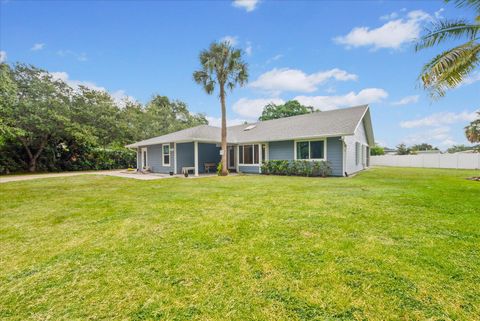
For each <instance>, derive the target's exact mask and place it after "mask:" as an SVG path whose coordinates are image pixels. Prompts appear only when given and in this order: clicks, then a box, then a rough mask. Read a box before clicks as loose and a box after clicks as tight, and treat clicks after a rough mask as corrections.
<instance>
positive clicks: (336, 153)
mask: <svg viewBox="0 0 480 321" xmlns="http://www.w3.org/2000/svg"><path fill="white" fill-rule="evenodd" d="M342 145H343V143H342V141H341V137H329V138H327V161H328V162H329V163H330V166H331V167H332V175H333V176H342V175H343V171H342V168H343V146H342Z"/></svg>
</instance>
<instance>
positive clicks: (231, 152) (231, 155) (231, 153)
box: [227, 146, 236, 169]
mask: <svg viewBox="0 0 480 321" xmlns="http://www.w3.org/2000/svg"><path fill="white" fill-rule="evenodd" d="M227 150H228V154H227V158H228V159H227V163H228V169H236V167H235V147H234V146H228V147H227Z"/></svg>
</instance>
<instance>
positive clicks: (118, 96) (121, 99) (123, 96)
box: [110, 89, 136, 108]
mask: <svg viewBox="0 0 480 321" xmlns="http://www.w3.org/2000/svg"><path fill="white" fill-rule="evenodd" d="M110 96H112V98H113V100H114V101H115V103H116V104H117V106H118V107H120V108H123V107H125V105H126V103H127V102H132V103H133V102H135V101H136V99H135V98H134V97H133V96H129V95H127V93H126V92H125V90H122V89H120V90H117V91H114V92H112V93H110Z"/></svg>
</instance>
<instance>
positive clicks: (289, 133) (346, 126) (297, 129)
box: [127, 105, 370, 147]
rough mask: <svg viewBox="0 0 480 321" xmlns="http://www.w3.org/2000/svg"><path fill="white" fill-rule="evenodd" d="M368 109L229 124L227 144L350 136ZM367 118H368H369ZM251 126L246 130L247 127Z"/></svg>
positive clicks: (191, 134) (202, 136) (198, 134)
mask: <svg viewBox="0 0 480 321" xmlns="http://www.w3.org/2000/svg"><path fill="white" fill-rule="evenodd" d="M367 111H368V105H362V106H357V107H350V108H342V109H335V110H330V111H324V112H313V113H311V114H305V115H299V116H292V117H286V118H280V119H274V120H267V121H263V122H262V121H260V122H256V123H253V124H252V123H249V124H244V125H237V126H230V127H228V129H227V140H228V142H229V143H253V142H266V141H280V140H288V139H302V138H313V137H324V136H344V135H353V134H354V132H355V129H356V128H357V126H358V123H359V122H360V121H361V120H362V118H363V116H364V115H365V114H366V113H367ZM368 120H370V119H368ZM249 126H250V128H251V129H249V130H245V129H246V128H247V127H249ZM220 135H221V132H220V128H218V127H213V126H208V125H202V126H197V127H193V128H188V129H185V130H181V131H178V132H174V133H170V134H167V135H163V136H159V137H154V138H150V139H147V140H143V141H140V142H137V143H134V144H131V145H127V147H140V146H146V145H155V144H161V143H170V142H186V141H194V140H198V141H204V142H217V143H219V142H220V140H221V137H220Z"/></svg>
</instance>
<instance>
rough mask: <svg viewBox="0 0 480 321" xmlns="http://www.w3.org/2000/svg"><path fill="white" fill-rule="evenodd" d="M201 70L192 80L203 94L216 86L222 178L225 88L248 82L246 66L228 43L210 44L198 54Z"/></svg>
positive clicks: (225, 164)
mask: <svg viewBox="0 0 480 321" xmlns="http://www.w3.org/2000/svg"><path fill="white" fill-rule="evenodd" d="M200 64H201V69H200V70H197V71H195V72H194V73H193V79H194V80H195V82H196V83H197V84H199V85H202V86H203V89H204V90H205V92H206V93H207V94H209V95H211V94H213V92H214V91H215V87H216V86H218V90H219V96H220V103H221V106H222V173H221V174H222V176H226V175H227V174H228V171H227V118H226V106H225V96H226V92H225V86H227V87H228V88H229V89H230V90H233V89H234V88H235V86H237V84H238V85H240V86H243V85H244V84H246V83H247V81H248V68H247V64H246V63H245V62H244V61H243V60H242V52H241V50H239V49H235V48H232V46H231V45H230V43H229V42H227V41H225V42H221V43H216V42H214V43H212V44H211V45H210V48H208V50H203V51H202V52H201V53H200Z"/></svg>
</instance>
